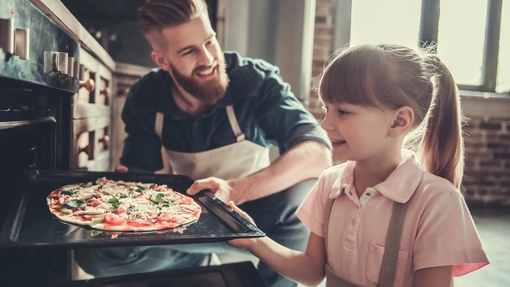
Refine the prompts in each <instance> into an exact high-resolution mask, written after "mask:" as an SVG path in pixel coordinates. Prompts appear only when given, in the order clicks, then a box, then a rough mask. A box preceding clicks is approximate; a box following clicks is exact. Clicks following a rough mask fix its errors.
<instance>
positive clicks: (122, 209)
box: [114, 208, 127, 214]
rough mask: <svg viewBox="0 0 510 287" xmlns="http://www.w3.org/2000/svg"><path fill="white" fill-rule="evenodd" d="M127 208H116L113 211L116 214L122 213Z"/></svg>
mask: <svg viewBox="0 0 510 287" xmlns="http://www.w3.org/2000/svg"><path fill="white" fill-rule="evenodd" d="M126 212H127V210H125V209H124V208H117V210H115V211H114V213H116V214H122V213H126Z"/></svg>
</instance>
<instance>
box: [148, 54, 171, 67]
mask: <svg viewBox="0 0 510 287" xmlns="http://www.w3.org/2000/svg"><path fill="white" fill-rule="evenodd" d="M151 57H152V61H153V62H154V63H155V64H156V65H158V67H160V68H161V70H164V71H167V72H168V71H169V70H170V65H169V63H168V60H167V59H166V58H165V57H163V56H162V55H161V53H160V52H157V51H152V53H151Z"/></svg>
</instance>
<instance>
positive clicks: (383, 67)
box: [319, 44, 464, 188]
mask: <svg viewBox="0 0 510 287" xmlns="http://www.w3.org/2000/svg"><path fill="white" fill-rule="evenodd" d="M331 59H332V60H331V61H330V62H329V64H328V65H327V66H326V68H325V69H324V71H323V72H322V74H321V76H320V81H319V96H320V97H321V99H323V100H324V101H326V102H330V103H348V104H353V105H362V106H368V107H374V108H389V109H398V108H400V107H403V106H408V107H410V108H412V109H413V111H414V123H413V129H412V131H411V132H410V133H409V134H408V135H407V138H406V143H405V144H406V147H407V148H409V149H411V150H414V151H416V152H417V154H418V158H419V160H420V162H421V163H422V164H423V165H424V167H425V170H427V171H428V172H430V173H433V174H436V175H438V176H441V177H443V178H446V179H448V180H449V181H450V182H452V183H453V184H454V185H455V186H456V187H457V188H459V187H460V184H461V182H462V175H463V169H464V146H463V138H462V121H463V116H462V112H461V109H460V97H459V94H458V90H457V86H456V84H455V81H454V79H453V77H452V75H451V73H450V71H449V70H448V68H447V67H446V66H445V65H444V64H443V63H442V62H441V61H440V59H439V58H438V57H437V56H435V55H433V54H430V53H428V52H427V51H425V50H419V51H415V50H413V49H411V48H409V47H405V46H400V45H392V44H379V45H360V46H355V47H351V48H347V49H345V50H343V51H340V52H339V54H336V55H333V57H332V58H331Z"/></svg>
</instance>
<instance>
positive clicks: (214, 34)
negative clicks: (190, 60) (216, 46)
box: [177, 33, 216, 54]
mask: <svg viewBox="0 0 510 287" xmlns="http://www.w3.org/2000/svg"><path fill="white" fill-rule="evenodd" d="M215 36H216V33H211V35H210V36H209V37H207V39H205V42H207V41H209V40H211V39H212V38H214V37H215ZM194 47H195V45H189V46H186V47H184V48H181V49H179V50H178V51H177V54H181V53H182V52H184V51H186V50H189V49H192V48H194Z"/></svg>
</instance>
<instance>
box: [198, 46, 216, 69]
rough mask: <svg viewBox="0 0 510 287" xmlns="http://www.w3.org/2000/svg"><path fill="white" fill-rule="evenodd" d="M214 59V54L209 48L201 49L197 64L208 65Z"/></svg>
mask: <svg viewBox="0 0 510 287" xmlns="http://www.w3.org/2000/svg"><path fill="white" fill-rule="evenodd" d="M213 61H214V56H213V54H212V53H211V52H209V50H207V49H202V51H201V52H200V58H199V59H198V64H199V65H200V66H210V65H212V63H213Z"/></svg>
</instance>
